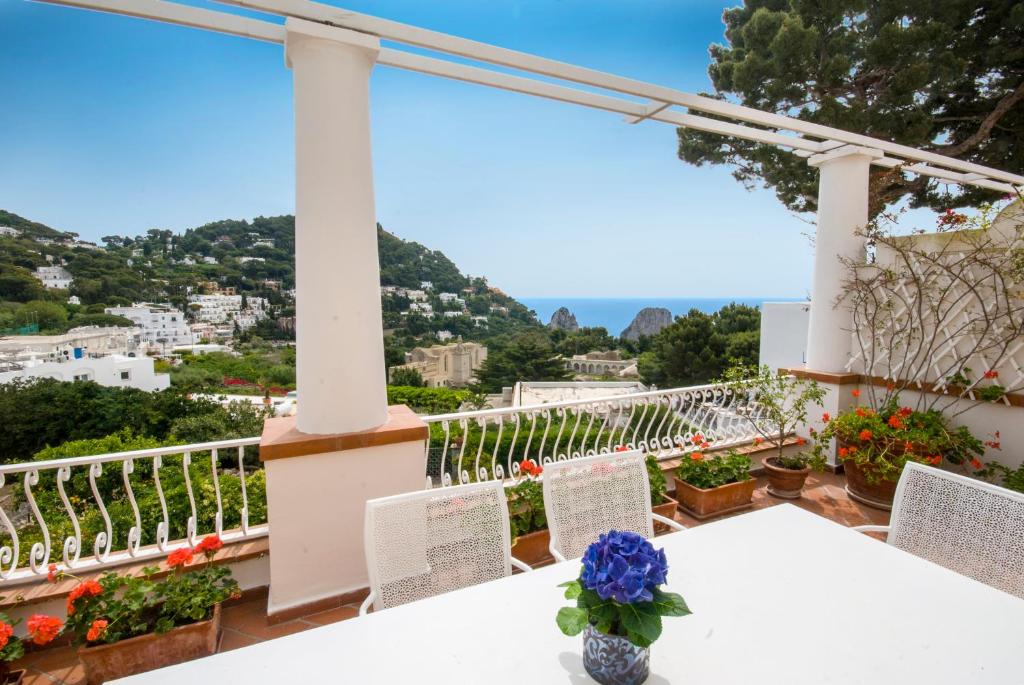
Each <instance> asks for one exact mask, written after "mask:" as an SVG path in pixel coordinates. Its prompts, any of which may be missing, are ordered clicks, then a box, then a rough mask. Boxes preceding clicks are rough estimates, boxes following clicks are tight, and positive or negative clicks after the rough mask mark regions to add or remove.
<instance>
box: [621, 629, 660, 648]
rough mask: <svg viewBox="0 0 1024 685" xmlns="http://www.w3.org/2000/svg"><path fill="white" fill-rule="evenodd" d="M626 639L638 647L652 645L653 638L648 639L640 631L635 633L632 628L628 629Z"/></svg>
mask: <svg viewBox="0 0 1024 685" xmlns="http://www.w3.org/2000/svg"><path fill="white" fill-rule="evenodd" d="M626 639H627V640H629V641H630V642H632V643H633V644H634V645H636V646H637V647H650V646H651V643H653V642H654V641H653V640H648V639H647V638H645V637H644V636H643V635H641V634H640V633H634V632H633V631H632V630H627V631H626Z"/></svg>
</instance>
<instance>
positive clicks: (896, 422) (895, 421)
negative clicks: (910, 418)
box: [889, 414, 904, 430]
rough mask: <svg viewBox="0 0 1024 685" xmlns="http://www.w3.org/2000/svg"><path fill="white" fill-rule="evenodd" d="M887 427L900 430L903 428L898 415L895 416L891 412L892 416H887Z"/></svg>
mask: <svg viewBox="0 0 1024 685" xmlns="http://www.w3.org/2000/svg"><path fill="white" fill-rule="evenodd" d="M889 427H890V428H895V429H896V430H900V429H902V428H904V425H903V422H902V421H900V417H899V416H897V415H896V414H893V415H892V416H890V417H889Z"/></svg>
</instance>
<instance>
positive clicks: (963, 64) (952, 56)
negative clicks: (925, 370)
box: [678, 0, 1024, 215]
mask: <svg viewBox="0 0 1024 685" xmlns="http://www.w3.org/2000/svg"><path fill="white" fill-rule="evenodd" d="M722 18H723V20H724V22H725V25H726V31H725V37H726V40H727V44H726V45H712V46H711V48H710V50H709V52H710V55H711V60H712V63H711V66H710V67H709V68H708V74H709V75H710V77H711V81H712V83H713V85H714V88H715V92H714V93H712V95H713V96H715V97H719V98H722V99H726V98H728V99H730V100H738V101H739V102H741V103H742V104H744V105H748V106H751V107H756V108H758V109H762V110H767V111H771V112H776V113H779V114H786V115H790V116H794V117H797V118H799V119H804V120H807V121H812V122H815V123H819V124H824V125H829V126H835V127H838V128H842V129H847V130H850V131H854V132H857V133H864V134H867V135H871V136H876V137H878V138H882V139H885V140H891V141H894V142H897V143H901V144H904V145H910V146H914V147H917V148H920V149H923V150H928V151H932V152H936V153H940V154H943V155H948V156H951V157H956V158H959V159H964V160H969V161H972V162H976V163H979V164H984V165H987V166H993V167H998V168H1003V169H1007V170H1020V169H1021V168H1024V106H1021V103H1022V102H1024V3H1020V2H1013V1H1012V0H990V1H989V2H976V1H974V2H971V1H968V0H948V1H946V2H921V1H920V0H886V1H884V2H871V1H869V0H831V1H829V2H807V1H806V0H745V1H744V3H743V5H742V6H741V7H735V8H732V9H728V10H726V11H725V12H724V13H723V15H722ZM678 136H679V157H680V159H682V160H683V161H685V162H688V163H691V164H695V165H698V166H700V165H703V164H728V165H731V166H734V167H735V169H734V171H733V176H734V177H735V178H736V179H738V180H739V181H741V182H743V183H744V184H745V185H747V186H748V187H752V186H753V185H755V184H756V183H758V182H761V183H763V184H764V185H765V186H766V187H769V188H772V189H774V191H775V193H776V195H777V196H778V198H779V200H780V201H781V202H782V203H783V204H784V205H786V207H788V208H789V209H792V210H795V211H801V212H803V211H815V210H816V209H817V173H816V171H815V170H814V169H813V168H810V167H809V166H808V165H807V163H806V160H804V159H801V158H799V157H796V156H795V155H793V154H791V153H790V152H787V151H784V150H780V149H779V148H776V147H775V146H772V145H765V144H759V143H754V142H750V141H744V140H740V139H736V138H724V137H722V136H718V135H714V134H710V133H702V132H700V131H694V130H690V129H685V128H681V129H679V131H678ZM871 173H872V176H871V183H872V190H873V193H872V197H873V198H876V201H875V202H874V203H873V206H872V207H871V212H872V215H874V214H876V213H877V212H878V211H880V210H881V209H882V208H883V207H884V206H885V205H888V204H892V203H894V202H897V201H899V200H900V199H902V198H904V197H909V198H910V200H911V204H912V205H913V206H926V207H932V208H946V207H949V206H965V205H973V204H977V203H978V202H980V201H983V200H991V199H994V197H995V196H994V195H993V193H992V191H986V190H982V189H980V188H974V187H971V186H967V187H965V188H963V189H962V191H960V192H959V194H958V195H957V196H956V197H952V196H950V195H949V194H948V192H947V191H946V190H945V189H944V187H943V186H941V185H940V184H938V183H936V182H935V180H934V179H929V178H927V177H925V176H916V177H912V176H911V175H908V174H904V173H902V172H900V171H899V170H883V169H877V168H873V169H872V172H871Z"/></svg>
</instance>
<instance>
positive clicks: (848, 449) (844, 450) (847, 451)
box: [839, 446, 857, 459]
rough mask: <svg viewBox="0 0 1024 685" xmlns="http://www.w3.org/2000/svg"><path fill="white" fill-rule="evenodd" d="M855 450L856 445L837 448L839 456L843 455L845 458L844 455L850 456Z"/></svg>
mask: <svg viewBox="0 0 1024 685" xmlns="http://www.w3.org/2000/svg"><path fill="white" fill-rule="evenodd" d="M856 451H857V448H856V447H852V446H851V447H840V448H839V456H840V457H843V458H844V459H845V458H846V457H848V456H850V455H851V454H853V453H854V452H856Z"/></svg>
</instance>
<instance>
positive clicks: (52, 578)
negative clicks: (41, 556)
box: [46, 564, 57, 583]
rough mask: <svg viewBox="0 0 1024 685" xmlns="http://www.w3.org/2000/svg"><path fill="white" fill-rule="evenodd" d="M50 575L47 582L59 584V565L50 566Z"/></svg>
mask: <svg viewBox="0 0 1024 685" xmlns="http://www.w3.org/2000/svg"><path fill="white" fill-rule="evenodd" d="M49 571H50V572H49V573H47V574H46V580H47V581H49V582H51V583H56V582H57V564H50V567H49Z"/></svg>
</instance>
